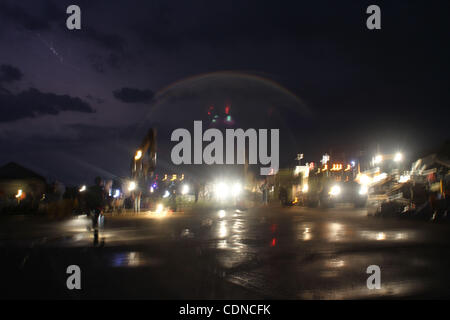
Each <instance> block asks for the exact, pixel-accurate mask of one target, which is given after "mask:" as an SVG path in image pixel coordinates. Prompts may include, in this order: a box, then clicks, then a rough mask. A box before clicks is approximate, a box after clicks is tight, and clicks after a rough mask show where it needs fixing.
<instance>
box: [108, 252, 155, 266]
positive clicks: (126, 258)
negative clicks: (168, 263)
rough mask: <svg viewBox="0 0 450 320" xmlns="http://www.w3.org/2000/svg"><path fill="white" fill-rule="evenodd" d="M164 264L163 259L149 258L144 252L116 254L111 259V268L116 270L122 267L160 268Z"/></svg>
mask: <svg viewBox="0 0 450 320" xmlns="http://www.w3.org/2000/svg"><path fill="white" fill-rule="evenodd" d="M162 263H163V261H162V260H161V259H158V258H152V257H148V256H146V255H145V254H143V253H142V252H138V251H130V252H120V253H115V254H114V255H113V257H112V259H111V266H112V267H115V268H120V267H127V268H130V267H144V266H153V267H154V266H159V265H161V264H162Z"/></svg>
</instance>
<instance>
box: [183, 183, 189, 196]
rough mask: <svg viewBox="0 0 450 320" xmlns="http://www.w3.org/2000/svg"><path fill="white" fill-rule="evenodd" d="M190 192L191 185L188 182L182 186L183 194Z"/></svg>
mask: <svg viewBox="0 0 450 320" xmlns="http://www.w3.org/2000/svg"><path fill="white" fill-rule="evenodd" d="M188 193H189V186H188V185H187V184H184V185H183V187H182V188H181V194H188Z"/></svg>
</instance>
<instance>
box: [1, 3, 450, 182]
mask: <svg viewBox="0 0 450 320" xmlns="http://www.w3.org/2000/svg"><path fill="white" fill-rule="evenodd" d="M70 4H77V5H79V6H80V7H81V12H82V29H81V30H73V31H71V30H68V29H67V28H66V18H67V17H68V15H67V14H66V8H67V6H68V5H70ZM370 4H377V5H379V6H380V7H381V21H382V22H381V23H382V29H381V30H368V29H367V28H366V19H367V17H368V15H367V14H366V8H367V6H368V5H370ZM449 4H450V3H449V1H386V2H383V1H370V2H368V1H261V0H259V1H243V0H240V1H211V0H209V1H181V0H180V1H130V0H128V1H76V2H74V1H64V0H62V1H56V0H55V1H37V0H33V1H31V0H30V1H4V0H0V108H1V109H0V110H1V113H0V150H1V151H0V165H2V164H4V163H6V162H9V161H16V162H19V163H21V164H23V165H25V166H27V167H29V168H31V169H34V170H35V171H37V172H38V173H40V174H42V175H43V176H45V177H47V178H48V179H49V180H55V179H57V180H59V181H62V182H64V183H67V184H75V183H83V182H90V181H92V180H93V177H95V176H96V175H100V176H103V177H108V178H111V177H116V176H123V177H124V176H128V175H129V166H130V161H131V156H132V155H133V153H134V150H135V149H136V147H137V146H138V145H139V143H140V142H141V140H142V138H143V136H144V134H145V133H146V131H147V130H148V128H150V127H153V126H155V127H157V128H158V132H159V135H158V144H159V154H158V171H160V172H165V171H171V170H176V168H174V166H173V165H172V164H171V161H170V149H171V147H172V146H173V145H174V143H172V142H170V133H171V132H172V130H174V129H175V128H180V127H183V128H187V129H189V130H192V127H193V121H194V120H204V121H206V120H207V110H208V107H209V106H211V105H214V107H215V109H220V110H223V109H224V107H225V105H226V104H228V105H230V110H231V114H232V116H233V119H234V121H235V125H234V126H235V127H236V128H244V129H246V128H256V129H258V128H280V144H281V154H280V162H281V165H282V166H292V165H293V164H294V163H295V161H294V158H295V156H296V154H297V153H299V152H301V153H304V154H305V158H306V160H309V161H311V160H313V161H316V160H319V158H320V156H321V155H322V154H323V153H324V152H329V151H330V150H331V151H333V150H339V151H345V152H347V153H351V152H357V151H365V152H367V153H371V152H375V151H376V148H377V146H379V147H380V149H381V151H383V152H393V151H395V150H402V151H404V152H405V153H406V155H409V156H410V157H412V156H413V155H414V154H415V153H416V152H419V151H420V150H423V149H426V148H429V147H431V146H433V145H437V144H439V143H441V142H443V141H444V140H445V139H447V138H449V129H448V128H449V126H448V122H449V116H450V112H449V107H450V91H449V74H450V72H449V71H450V46H449V38H450V37H449V33H450V19H448V14H449V9H450V5H449ZM186 170H189V169H186Z"/></svg>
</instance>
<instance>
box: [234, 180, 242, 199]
mask: <svg viewBox="0 0 450 320" xmlns="http://www.w3.org/2000/svg"><path fill="white" fill-rule="evenodd" d="M241 191H242V186H241V184H240V183H239V182H236V183H235V184H234V186H233V196H235V197H236V196H238V195H239V194H240V193H241Z"/></svg>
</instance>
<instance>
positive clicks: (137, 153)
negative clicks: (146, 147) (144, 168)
mask: <svg viewBox="0 0 450 320" xmlns="http://www.w3.org/2000/svg"><path fill="white" fill-rule="evenodd" d="M140 158H142V150H138V151H136V155H135V156H134V160H139V159H140Z"/></svg>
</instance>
